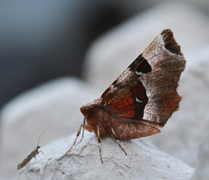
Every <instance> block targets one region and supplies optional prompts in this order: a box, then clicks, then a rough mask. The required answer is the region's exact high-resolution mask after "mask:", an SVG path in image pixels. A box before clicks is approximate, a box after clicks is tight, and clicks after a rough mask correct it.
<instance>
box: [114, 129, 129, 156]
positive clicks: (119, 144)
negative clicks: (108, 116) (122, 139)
mask: <svg viewBox="0 0 209 180" xmlns="http://www.w3.org/2000/svg"><path fill="white" fill-rule="evenodd" d="M111 131H112V133H113V136H114V137H115V140H116V142H117V143H118V145H119V147H120V148H121V149H122V151H123V152H124V153H125V155H127V153H126V151H125V149H124V148H123V147H122V146H121V144H120V143H119V140H118V139H117V136H116V134H115V131H114V129H113V128H112V126H111Z"/></svg>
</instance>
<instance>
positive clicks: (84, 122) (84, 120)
mask: <svg viewBox="0 0 209 180" xmlns="http://www.w3.org/2000/svg"><path fill="white" fill-rule="evenodd" d="M85 124H86V119H85V117H84V118H83V126H85ZM83 126H82V127H83ZM84 130H85V128H84V127H83V129H82V137H81V140H80V141H79V142H78V144H79V143H80V142H81V141H82V140H83V138H84Z"/></svg>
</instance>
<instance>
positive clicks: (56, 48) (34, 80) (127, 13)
mask: <svg viewBox="0 0 209 180" xmlns="http://www.w3.org/2000/svg"><path fill="white" fill-rule="evenodd" d="M159 2H160V1H151V0H149V1H146V2H145V1H140V0H138V1H137V0H135V1H133V0H132V1H126V0H115V1H110V0H99V1H98V0H88V1H85V0H65V1H64V0H63V1H57V0H44V1H42V0H36V1H25V0H24V1H22V0H20V1H0V108H1V107H2V106H3V105H4V104H5V103H6V102H7V101H9V100H11V99H12V98H13V97H15V96H16V95H18V94H20V93H22V92H23V91H25V90H28V89H30V88H33V87H35V86H36V85H38V84H41V83H44V82H46V81H48V80H52V79H55V78H58V77H62V76H70V75H72V76H77V77H80V78H82V68H83V66H82V64H83V60H84V56H85V53H86V51H87V49H88V47H89V45H90V44H91V43H92V41H93V40H95V39H96V38H97V37H98V36H99V35H101V34H103V33H104V32H106V31H107V30H108V29H110V28H113V27H114V26H116V25H118V24H119V23H121V22H123V21H124V20H126V19H128V18H130V17H131V16H133V15H134V14H136V13H140V12H142V11H144V10H146V9H147V8H149V7H150V6H153V5H155V4H156V3H159Z"/></svg>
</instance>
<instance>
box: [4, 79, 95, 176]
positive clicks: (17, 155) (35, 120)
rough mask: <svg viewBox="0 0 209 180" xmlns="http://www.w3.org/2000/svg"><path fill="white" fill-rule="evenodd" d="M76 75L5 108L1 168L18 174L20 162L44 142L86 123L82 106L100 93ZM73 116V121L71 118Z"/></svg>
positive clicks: (30, 92) (24, 95)
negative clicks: (17, 169) (81, 109)
mask: <svg viewBox="0 0 209 180" xmlns="http://www.w3.org/2000/svg"><path fill="white" fill-rule="evenodd" d="M93 92H95V91H93V89H91V87H89V86H88V85H87V84H85V83H84V82H82V81H79V80H78V79H75V78H62V79H57V80H54V81H51V82H48V83H46V84H44V85H41V86H39V87H37V88H34V89H32V90H30V91H28V92H25V93H23V94H22V95H20V96H19V97H17V98H16V99H14V100H13V101H11V102H10V103H9V104H7V106H6V107H4V109H3V110H2V113H1V120H2V124H1V125H2V127H1V151H0V153H1V154H0V155H1V157H0V162H1V163H0V171H1V173H0V174H1V175H2V176H3V177H5V178H6V177H7V178H9V177H10V178H11V179H13V178H12V177H14V176H16V174H17V171H16V165H17V164H18V163H20V162H21V161H22V160H23V158H24V157H25V156H26V154H27V153H29V152H31V151H32V150H33V148H34V147H36V145H37V142H38V137H39V136H40V135H41V134H42V133H43V131H44V130H45V129H46V130H45V133H44V135H43V137H42V138H41V139H40V145H43V144H46V142H49V141H51V140H54V139H57V138H60V137H63V136H66V135H68V134H69V133H72V132H75V131H77V129H78V128H79V125H80V124H81V123H82V122H83V116H82V114H81V113H80V110H79V108H80V106H82V105H84V104H86V103H87V102H90V101H92V100H93V99H94V98H95V97H98V95H97V94H96V93H95V94H93ZM71 119H73V121H71Z"/></svg>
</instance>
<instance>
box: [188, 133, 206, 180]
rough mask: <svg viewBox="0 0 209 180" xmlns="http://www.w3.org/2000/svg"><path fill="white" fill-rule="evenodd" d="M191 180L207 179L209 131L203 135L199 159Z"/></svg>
mask: <svg viewBox="0 0 209 180" xmlns="http://www.w3.org/2000/svg"><path fill="white" fill-rule="evenodd" d="M196 168H197V169H196V171H195V173H194V175H193V176H192V180H199V179H201V180H208V177H209V171H208V169H209V133H207V135H206V136H205V138H204V140H203V142H202V144H201V146H200V152H199V161H198V163H197V166H196Z"/></svg>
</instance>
